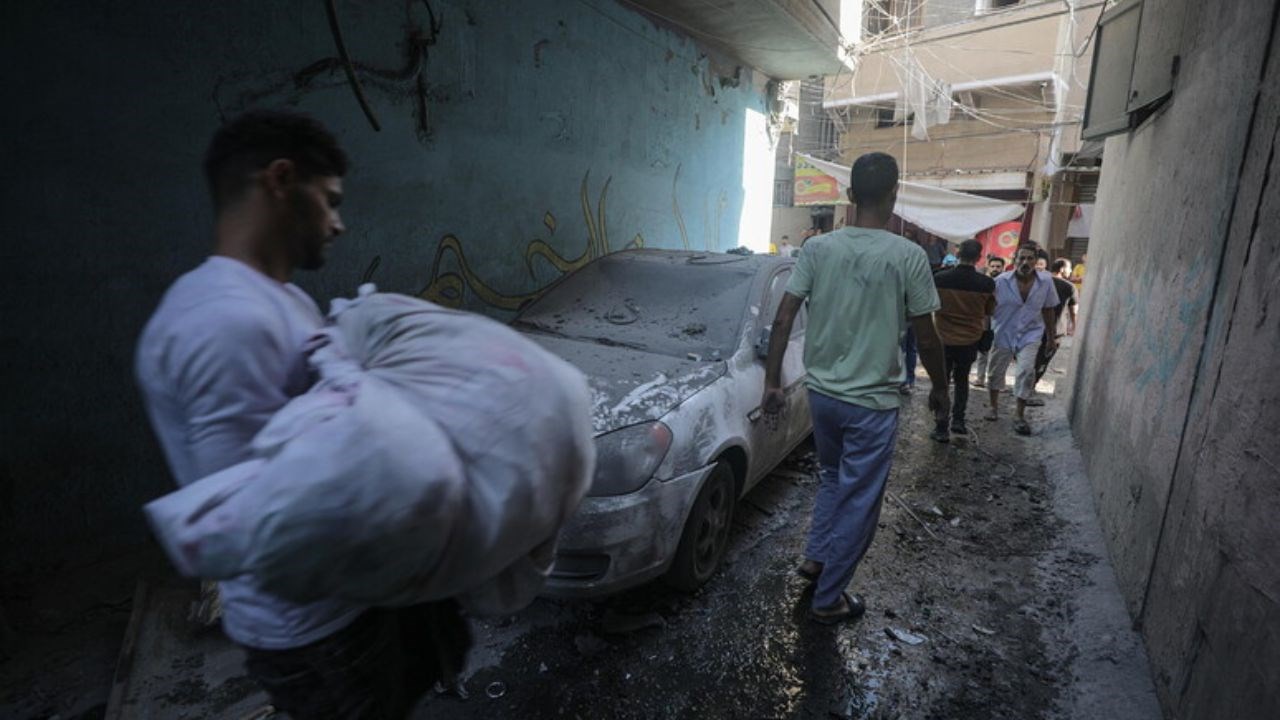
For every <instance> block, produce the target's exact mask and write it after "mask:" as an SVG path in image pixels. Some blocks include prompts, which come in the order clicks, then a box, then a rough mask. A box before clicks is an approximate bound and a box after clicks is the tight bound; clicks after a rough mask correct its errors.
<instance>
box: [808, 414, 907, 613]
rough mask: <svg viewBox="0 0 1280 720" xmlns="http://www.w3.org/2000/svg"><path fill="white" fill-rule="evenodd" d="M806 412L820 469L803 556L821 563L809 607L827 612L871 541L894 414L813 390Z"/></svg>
mask: <svg viewBox="0 0 1280 720" xmlns="http://www.w3.org/2000/svg"><path fill="white" fill-rule="evenodd" d="M809 410H810V412H811V413H812V414H813V442H814V445H815V446H816V447H817V451H818V465H819V468H820V470H819V475H818V495H817V498H815V500H814V504H813V519H812V522H811V524H810V526H809V543H808V545H807V546H806V548H805V553H804V554H805V557H806V558H808V559H809V560H813V561H815V562H820V563H822V575H821V576H820V577H819V578H818V583H817V586H816V587H815V588H814V593H813V607H815V608H828V607H831V606H833V605H836V604H838V603H839V602H840V594H841V593H843V592H844V591H845V588H847V587H848V586H849V582H850V581H851V580H853V574H854V572H855V571H856V570H857V569H858V563H859V562H861V561H862V556H863V555H866V553H867V548H869V547H870V546H871V539H872V538H873V537H875V534H876V524H877V523H878V522H879V520H880V504H881V502H882V501H883V500H884V486H885V481H886V480H888V478H889V468H890V467H891V466H892V464H893V447H894V441H895V440H896V439H897V436H898V411H897V410H896V409H894V410H870V409H868V408H864V407H862V406H859V405H854V404H852V403H847V402H843V401H840V400H836V399H835V398H831V397H828V396H826V395H823V394H821V393H817V392H813V391H810V392H809Z"/></svg>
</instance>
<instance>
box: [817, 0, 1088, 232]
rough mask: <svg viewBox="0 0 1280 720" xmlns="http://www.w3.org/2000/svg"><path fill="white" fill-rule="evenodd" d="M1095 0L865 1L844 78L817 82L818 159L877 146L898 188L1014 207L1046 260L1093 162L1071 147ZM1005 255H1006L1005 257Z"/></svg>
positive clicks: (850, 156) (850, 155)
mask: <svg viewBox="0 0 1280 720" xmlns="http://www.w3.org/2000/svg"><path fill="white" fill-rule="evenodd" d="M1101 6H1102V3H1101V2H1085V1H1084V0H1070V1H1069V2H1066V3H1063V2H1052V3H1046V2H1027V1H1026V0H1020V1H1019V0H1015V1H1012V2H1011V1H1008V0H867V1H866V2H863V3H861V4H860V5H858V6H856V8H855V9H856V11H858V12H860V13H861V19H860V29H861V35H860V38H859V41H858V42H857V43H856V45H855V50H854V52H853V53H852V58H851V62H850V64H851V66H852V69H851V70H850V71H849V72H845V73H840V74H838V75H836V76H832V77H828V78H827V82H826V92H825V95H824V98H823V102H822V108H823V110H824V111H826V112H827V113H828V114H829V117H830V120H831V122H832V123H833V124H834V125H835V126H836V127H837V128H838V140H837V141H836V143H835V144H834V146H833V147H830V148H826V150H827V151H828V158H829V159H832V160H837V161H839V162H842V163H844V164H849V163H851V162H852V161H853V160H855V159H856V158H857V157H858V156H859V155H861V154H863V153H866V152H871V151H881V152H887V153H889V154H890V155H893V156H894V157H895V158H897V160H898V162H899V164H900V166H901V168H902V171H903V176H904V179H905V180H909V181H912V182H919V183H924V184H929V185H936V186H939V187H944V188H949V189H952V190H959V191H964V192H970V193H974V194H978V195H984V196H987V197H992V198H997V199H1001V200H1010V201H1016V202H1020V203H1024V204H1026V206H1027V212H1026V214H1025V215H1024V218H1023V223H1022V227H1021V233H1020V236H1021V237H1022V238H1030V239H1032V240H1036V241H1038V242H1040V243H1041V244H1042V245H1046V246H1047V247H1049V248H1050V250H1051V251H1052V252H1053V253H1054V254H1055V255H1071V254H1072V253H1073V251H1074V252H1075V253H1077V254H1078V253H1079V252H1082V251H1083V248H1084V245H1083V244H1082V243H1079V242H1077V243H1075V244H1072V243H1070V242H1068V227H1069V224H1070V219H1071V217H1072V216H1073V215H1075V214H1077V210H1076V208H1077V206H1078V204H1079V203H1080V202H1081V198H1082V197H1085V196H1087V193H1082V192H1080V191H1079V190H1078V189H1077V187H1076V186H1077V185H1078V184H1081V183H1084V184H1086V185H1089V184H1096V183H1095V182H1094V180H1093V178H1095V177H1096V172H1097V169H1096V164H1097V163H1096V161H1094V160H1092V159H1086V156H1087V155H1088V153H1087V152H1086V153H1082V150H1088V148H1086V147H1085V146H1084V144H1083V143H1082V142H1081V141H1080V133H1079V128H1080V120H1081V116H1082V114H1083V109H1084V101H1085V97H1086V95H1085V88H1086V86H1087V82H1088V69H1089V63H1090V61H1091V58H1092V39H1093V37H1092V34H1093V29H1094V28H1095V27H1096V23H1097V19H1098V17H1099V14H1100V12H1101V9H1102V8H1101ZM1010 254H1012V253H1011V252H1010Z"/></svg>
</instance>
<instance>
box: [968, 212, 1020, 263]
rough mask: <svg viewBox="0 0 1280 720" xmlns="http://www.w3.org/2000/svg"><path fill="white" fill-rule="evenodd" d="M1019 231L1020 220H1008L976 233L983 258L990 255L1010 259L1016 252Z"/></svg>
mask: <svg viewBox="0 0 1280 720" xmlns="http://www.w3.org/2000/svg"><path fill="white" fill-rule="evenodd" d="M1021 232H1022V221H1021V220H1010V221H1009V222H1006V223H1000V224H999V225H996V226H995V227H990V228H987V229H986V230H983V231H982V232H980V233H978V242H980V243H982V257H983V260H985V259H986V258H988V257H990V256H992V255H995V256H996V257H1002V258H1004V259H1005V260H1012V259H1013V256H1014V255H1015V254H1016V253H1017V252H1018V236H1019V234H1021Z"/></svg>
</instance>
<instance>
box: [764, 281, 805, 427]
mask: <svg viewBox="0 0 1280 720" xmlns="http://www.w3.org/2000/svg"><path fill="white" fill-rule="evenodd" d="M802 303H804V298H801V297H800V296H798V295H792V294H791V293H783V294H782V302H780V303H778V313H777V315H775V316H774V318H773V329H772V330H770V331H769V354H768V355H767V356H766V357H765V361H764V399H763V400H762V401H761V406H762V407H763V408H764V411H765V412H777V411H779V410H781V409H782V358H783V356H784V355H785V354H786V352H787V342H788V341H789V340H790V339H791V328H792V326H793V325H795V321H796V313H798V312H800V305H801V304H802Z"/></svg>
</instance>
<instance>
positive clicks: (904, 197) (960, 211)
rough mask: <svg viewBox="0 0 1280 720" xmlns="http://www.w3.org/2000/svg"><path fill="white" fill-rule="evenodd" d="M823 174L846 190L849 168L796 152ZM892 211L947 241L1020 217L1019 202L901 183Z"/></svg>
mask: <svg viewBox="0 0 1280 720" xmlns="http://www.w3.org/2000/svg"><path fill="white" fill-rule="evenodd" d="M796 154H797V155H799V156H800V157H802V158H804V159H805V162H808V163H809V164H811V165H813V166H814V167H816V168H818V169H819V170H821V171H822V172H824V173H826V174H828V175H830V176H831V177H833V178H835V181H836V183H837V184H838V185H839V186H840V190H841V191H844V190H846V189H847V188H848V187H849V169H850V168H849V166H848V165H839V164H836V163H833V162H828V161H826V160H819V159H818V158H815V157H812V156H810V155H805V154H804V153H796ZM893 211H894V212H895V213H897V214H898V215H899V216H900V217H902V218H903V219H904V220H906V221H908V222H910V223H912V224H913V225H916V226H918V227H920V228H922V229H924V230H927V231H929V232H931V233H933V234H934V235H937V236H939V237H943V238H946V239H948V240H955V241H960V240H968V239H969V238H972V237H974V236H975V235H977V234H978V233H980V232H982V231H983V230H986V229H987V228H989V227H992V226H994V225H999V224H1000V223H1002V222H1008V221H1009V220H1013V219H1014V218H1017V217H1021V216H1022V213H1023V207H1022V205H1021V204H1019V203H1012V202H1006V201H1004V200H992V199H991V198H984V197H979V196H977V195H970V194H969V193H962V192H956V191H955V190H947V189H945V188H940V187H933V186H932V185H921V184H920V183H913V182H905V181H904V182H901V183H899V185H898V204H897V205H895V206H894V208H893Z"/></svg>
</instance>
